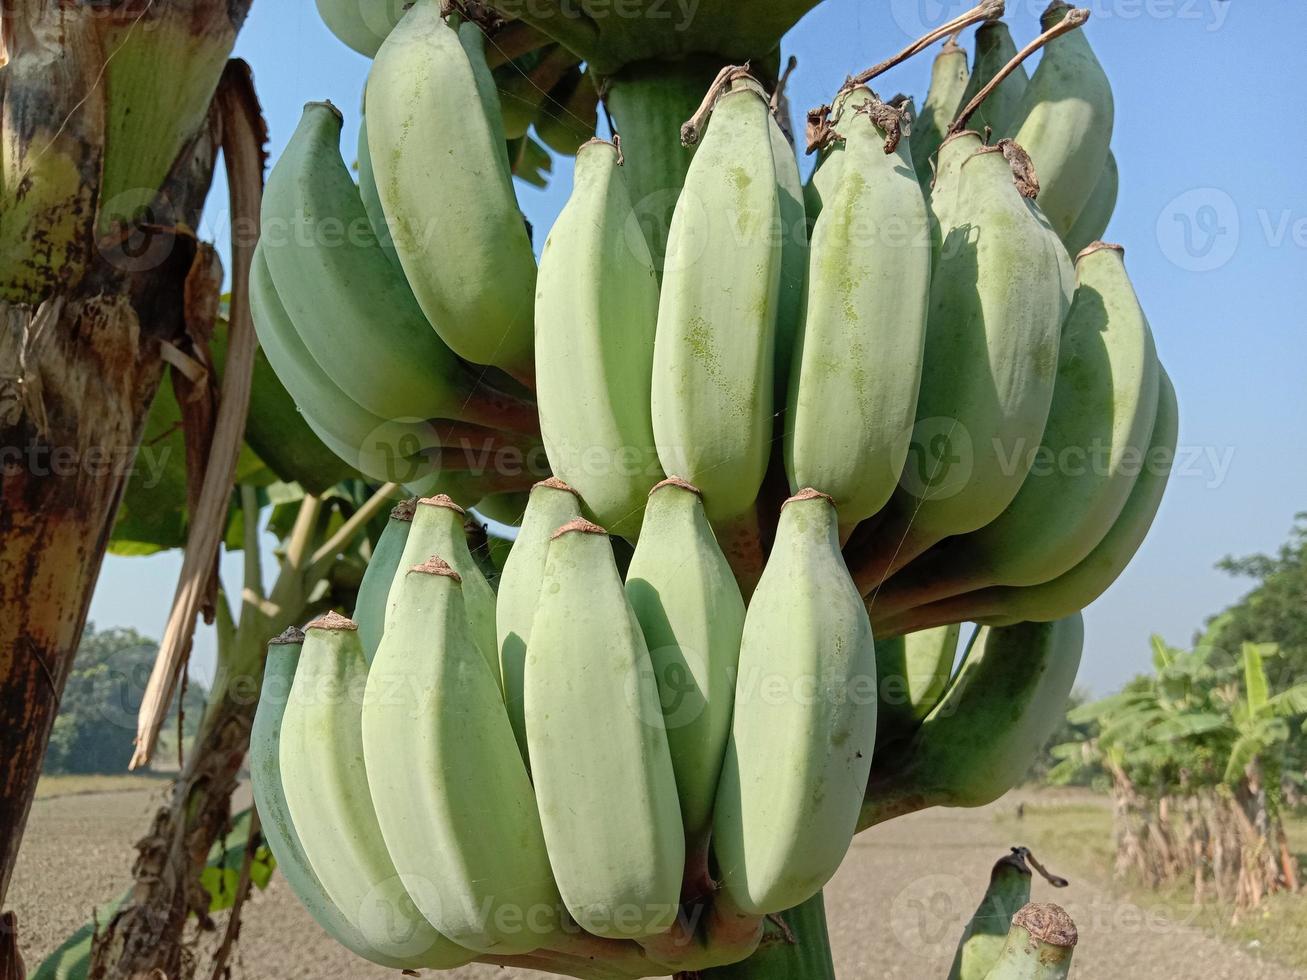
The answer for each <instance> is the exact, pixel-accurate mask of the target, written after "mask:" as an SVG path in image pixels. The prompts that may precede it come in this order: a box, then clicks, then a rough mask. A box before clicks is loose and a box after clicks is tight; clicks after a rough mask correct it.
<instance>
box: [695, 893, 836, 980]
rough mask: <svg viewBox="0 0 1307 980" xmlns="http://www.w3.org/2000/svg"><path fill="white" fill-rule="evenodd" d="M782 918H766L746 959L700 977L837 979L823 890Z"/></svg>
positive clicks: (721, 979) (716, 979)
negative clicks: (758, 939)
mask: <svg viewBox="0 0 1307 980" xmlns="http://www.w3.org/2000/svg"><path fill="white" fill-rule="evenodd" d="M780 919H781V921H782V922H783V923H784V926H783V927H782V926H781V925H780V924H778V923H777V922H775V921H774V920H773V919H768V920H767V925H766V929H765V931H764V933H763V937H762V942H761V943H759V945H758V949H757V951H756V952H755V953H754V954H753V955H752V956H750V957H749V958H748V959H747V960H745V961H743V962H742V963H736V964H734V965H732V966H721V967H717V968H716V969H712V970H704V971H703V972H702V973H700V974H698V978H699V980H835V964H834V962H833V961H832V960H831V955H830V936H829V934H828V933H827V932H826V905H825V902H824V901H823V900H822V895H821V892H818V893H817V894H816V895H814V896H813V897H812V898H810V899H808V900H807V901H806V902H804V903H803V904H802V905H800V906H798V907H797V908H792V909H790V910H789V911H788V912H784V913H782V914H781V916H780ZM682 976H684V975H682Z"/></svg>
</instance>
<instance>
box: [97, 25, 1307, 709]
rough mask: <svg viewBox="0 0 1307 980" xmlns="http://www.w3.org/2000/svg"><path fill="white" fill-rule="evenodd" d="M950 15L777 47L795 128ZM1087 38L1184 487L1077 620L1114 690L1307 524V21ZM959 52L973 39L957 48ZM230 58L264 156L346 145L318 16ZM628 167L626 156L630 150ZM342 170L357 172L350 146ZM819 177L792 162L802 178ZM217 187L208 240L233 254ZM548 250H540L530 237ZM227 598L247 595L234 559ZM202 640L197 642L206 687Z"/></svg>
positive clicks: (914, 88) (157, 617)
mask: <svg viewBox="0 0 1307 980" xmlns="http://www.w3.org/2000/svg"><path fill="white" fill-rule="evenodd" d="M967 6H969V4H966V3H959V2H956V0H950V2H949V3H942V2H939V0H826V2H824V3H822V4H821V5H820V6H819V7H818V8H817V9H816V10H814V11H812V12H811V13H810V14H809V15H808V16H807V17H806V18H805V19H804V20H803V21H802V22H801V23H800V24H799V25H798V26H797V27H796V28H795V29H794V31H793V32H791V34H790V35H789V36H788V37H787V38H786V41H785V44H784V50H785V53H786V54H790V53H792V54H795V55H797V56H798V59H799V69H798V71H797V72H796V74H795V76H794V78H793V80H792V83H791V89H790V92H791V103H792V105H793V107H794V109H795V112H796V115H798V114H799V113H801V112H802V111H803V110H804V109H806V108H807V107H809V106H811V105H816V104H818V103H821V102H825V101H827V100H828V99H829V97H830V95H831V94H832V93H833V92H834V91H835V89H836V88H838V86H839V84H840V83H841V82H842V81H843V79H844V77H845V76H846V75H847V74H849V73H851V72H854V71H857V70H858V69H860V68H863V67H866V66H868V65H870V64H872V63H874V62H877V61H879V60H881V59H882V58H883V57H885V56H886V55H888V54H890V53H892V52H893V51H895V50H898V49H899V48H901V47H902V46H903V45H904V44H905V43H907V41H908V40H909V39H910V37H914V36H916V35H917V34H919V33H921V32H922V29H923V25H924V26H925V27H929V26H934V25H935V24H938V23H940V22H942V21H943V20H946V19H948V18H949V17H951V16H954V15H956V14H957V13H960V12H961V11H962V10H963V9H965V8H966V7H967ZM1044 6H1045V2H1044V0H1034V2H1032V0H1009V3H1008V21H1009V23H1010V24H1011V26H1012V31H1013V34H1014V36H1015V37H1016V39H1017V42H1018V44H1020V43H1024V41H1026V40H1028V39H1030V38H1031V37H1033V36H1034V35H1035V34H1037V33H1038V15H1039V13H1040V11H1041V10H1042V8H1043V7H1044ZM1089 6H1090V9H1091V11H1092V16H1091V19H1090V21H1089V24H1088V25H1087V26H1086V28H1085V30H1086V32H1087V34H1088V36H1089V38H1090V40H1091V42H1092V43H1093V45H1094V48H1095V50H1096V51H1097V53H1098V56H1099V58H1100V59H1101V60H1102V62H1103V64H1104V65H1105V66H1106V68H1107V70H1108V73H1109V75H1110V76H1111V78H1112V82H1113V87H1114V92H1115V96H1116V127H1115V132H1114V136H1113V141H1112V144H1113V149H1114V151H1115V153H1116V157H1117V159H1118V161H1119V164H1120V170H1121V194H1120V199H1119V201H1118V203H1117V207H1116V215H1115V217H1114V219H1113V221H1112V224H1111V227H1110V228H1109V230H1108V234H1107V236H1106V237H1107V238H1108V240H1111V241H1117V242H1121V243H1122V244H1124V245H1125V246H1126V262H1127V266H1128V268H1129V270H1130V272H1131V274H1132V277H1133V280H1134V284H1135V287H1136V289H1137V291H1138V292H1139V295H1140V297H1141V298H1142V301H1143V304H1144V307H1145V309H1146V310H1147V312H1148V316H1149V319H1150V321H1151V323H1152V326H1153V331H1154V333H1155V335H1156V338H1157V346H1158V349H1159V351H1160V353H1161V356H1162V358H1163V361H1164V363H1165V364H1166V367H1167V369H1168V371H1169V372H1170V374H1171V376H1172V378H1173V379H1174V381H1175V385H1176V388H1177V390H1178V393H1179V397H1180V403H1181V410H1182V419H1183V421H1182V428H1181V436H1180V442H1181V456H1180V460H1179V462H1180V464H1181V467H1180V470H1179V471H1178V472H1177V473H1176V475H1175V476H1174V478H1173V479H1172V482H1171V487H1170V490H1169V492H1168V495H1167V498H1166V501H1165V503H1164V504H1163V507H1162V511H1161V514H1160V516H1159V517H1158V520H1157V523H1156V525H1155V526H1154V528H1153V532H1152V535H1151V537H1150V538H1149V539H1148V542H1147V543H1146V544H1145V545H1144V547H1143V549H1142V551H1141V552H1140V554H1139V555H1138V557H1137V558H1136V560H1135V562H1134V564H1133V565H1132V566H1131V568H1130V569H1129V570H1128V571H1127V572H1126V573H1125V575H1124V576H1123V577H1122V578H1121V580H1120V581H1118V582H1117V584H1116V585H1115V586H1114V587H1113V588H1112V590H1111V591H1110V592H1108V593H1107V595H1105V596H1104V597H1103V598H1102V599H1100V600H1099V601H1098V602H1097V603H1096V604H1095V605H1094V606H1093V607H1091V608H1090V609H1089V610H1088V612H1087V614H1086V619H1087V627H1088V634H1087V641H1086V642H1087V648H1086V651H1085V657H1084V663H1083V666H1082V667H1081V676H1080V681H1081V683H1083V684H1085V685H1087V686H1089V687H1090V688H1091V689H1093V690H1094V691H1096V692H1106V691H1108V690H1110V689H1112V688H1113V687H1115V686H1116V685H1118V684H1120V683H1121V682H1122V681H1123V680H1125V679H1127V678H1128V677H1130V676H1131V675H1132V674H1134V673H1135V672H1136V671H1138V670H1141V669H1145V668H1146V665H1147V663H1148V642H1147V641H1148V636H1149V634H1150V633H1152V632H1160V633H1161V634H1162V635H1163V636H1165V637H1166V638H1167V639H1168V640H1169V641H1171V642H1172V643H1176V644H1183V643H1187V642H1188V641H1189V639H1190V637H1191V635H1192V632H1193V630H1194V629H1195V628H1196V627H1198V626H1199V625H1200V624H1201V622H1202V621H1203V619H1204V618H1205V617H1206V616H1208V615H1210V614H1211V613H1214V612H1216V611H1218V610H1219V609H1220V608H1221V607H1222V606H1224V605H1225V604H1228V603H1229V602H1231V601H1233V600H1234V599H1235V598H1237V597H1238V596H1239V595H1240V594H1241V593H1242V592H1243V591H1244V590H1245V589H1246V588H1247V586H1246V584H1245V583H1242V582H1238V581H1235V580H1231V579H1229V578H1228V577H1226V576H1224V575H1222V574H1221V573H1220V572H1217V571H1216V570H1215V569H1214V568H1213V564H1214V563H1215V562H1216V561H1218V560H1219V559H1220V558H1221V557H1222V556H1224V555H1227V554H1231V553H1233V554H1246V553H1250V552H1255V551H1271V550H1274V549H1275V548H1277V547H1278V546H1279V544H1280V543H1281V542H1282V541H1284V540H1285V538H1286V536H1287V532H1288V530H1289V527H1290V525H1291V523H1292V520H1293V516H1294V514H1295V513H1296V512H1298V511H1300V510H1307V490H1305V489H1304V488H1307V451H1305V450H1307V436H1305V435H1304V432H1305V430H1307V425H1305V423H1307V394H1304V380H1305V377H1307V190H1304V174H1305V173H1307V169H1305V168H1307V165H1305V164H1304V161H1305V160H1307V108H1304V102H1303V99H1302V78H1301V73H1302V66H1303V64H1304V62H1303V48H1302V45H1303V38H1304V37H1307V4H1301V3H1296V2H1293V3H1291V2H1280V3H1272V4H1264V3H1248V2H1238V0H1235V2H1231V3H1222V2H1219V0H1105V2H1099V0H1094V2H1092V3H1090V4H1089ZM963 43H964V45H965V46H967V47H968V48H969V47H970V38H969V33H968V36H966V37H965V38H964V42H963ZM236 54H237V55H238V56H240V57H243V58H245V59H246V60H247V61H249V62H250V63H251V65H252V66H253V68H254V74H255V80H256V83H257V85H258V89H259V93H260V95H261V98H262V100H263V106H264V110H265V112H266V114H267V117H268V122H269V125H270V128H271V134H272V147H271V149H272V151H273V154H274V157H275V156H276V154H279V153H280V152H281V149H282V147H283V146H284V145H285V143H286V140H287V138H288V137H289V135H290V133H291V131H292V130H293V129H294V127H295V125H296V123H297V121H298V118H299V114H300V109H301V106H302V105H303V103H304V102H306V101H310V100H319V99H330V100H331V101H332V102H334V103H336V104H337V105H338V106H340V107H341V108H342V109H343V110H344V111H345V113H346V116H347V123H346V140H347V143H348V142H352V140H353V138H354V127H355V126H356V125H357V121H358V104H359V100H360V96H361V92H362V85H363V80H364V78H365V76H366V73H367V70H368V64H369V63H368V61H367V60H366V59H364V58H362V57H361V56H359V55H357V54H355V53H353V52H352V51H350V50H349V49H347V48H345V47H344V46H343V45H341V44H340V43H339V42H337V41H336V40H335V39H334V38H333V37H332V36H331V35H330V34H329V33H328V32H327V30H326V29H325V28H324V27H323V26H322V24H321V23H320V22H319V20H318V17H317V14H316V11H315V10H314V5H313V3H312V2H311V0H256V2H255V3H254V9H253V12H252V13H251V15H250V18H249V21H248V23H247V24H246V26H245V30H244V32H243V33H242V34H241V37H240V40H239V42H238V44H237V48H236ZM930 58H931V55H930V54H928V53H927V54H923V55H920V56H918V58H917V59H916V60H915V61H912V62H909V63H907V64H905V65H903V66H900V67H899V68H896V69H895V70H894V71H893V72H891V73H890V74H889V75H887V76H886V77H885V80H884V82H883V88H884V92H883V94H887V95H888V94H892V93H893V92H895V91H904V92H908V93H912V94H915V95H916V96H917V98H918V100H920V99H921V97H922V96H924V93H925V88H926V82H927V78H928V73H929V69H930ZM628 152H630V149H629V148H628ZM347 159H352V154H351V153H350V152H349V150H348V148H347ZM809 165H810V163H809V161H805V162H804V166H805V168H806V167H807V166H809ZM570 174H571V168H570V162H569V161H567V160H558V161H556V163H555V172H554V181H553V183H552V184H551V186H550V187H549V188H548V189H547V190H545V191H538V190H535V189H532V188H529V187H524V186H519V195H520V200H521V202H522V206H523V208H524V209H525V210H526V212H527V216H528V217H529V218H530V220H531V221H532V223H533V224H534V225H535V227H536V228H547V227H548V226H549V225H550V224H551V223H552V220H553V218H554V216H555V215H556V214H557V213H558V211H559V209H560V208H561V207H562V203H563V201H564V200H565V199H566V196H567V193H568V191H569V188H570V183H571V181H570ZM225 219H226V213H225V185H224V183H223V181H222V178H221V175H220V176H219V180H218V182H217V184H216V186H215V193H214V196H213V198H212V199H211V202H210V206H209V208H208V210H207V212H206V226H205V227H204V229H203V233H204V235H205V236H206V237H208V238H210V239H213V240H215V241H217V242H218V243H219V245H220V247H222V248H223V250H224V253H225V251H226V246H225V236H226V222H225ZM537 239H538V240H539V241H543V236H541V235H537ZM179 566H180V559H179V558H178V557H177V556H175V555H168V556H162V557H156V558H149V559H141V558H133V559H120V558H110V559H108V561H107V562H106V565H105V571H104V575H103V576H102V577H101V583H100V587H99V590H98V592H97V594H96V597H95V602H94V603H93V605H92V618H93V619H94V620H95V622H96V623H97V624H98V625H99V626H101V627H108V626H113V625H129V626H134V627H136V628H137V629H139V630H140V631H142V632H143V633H145V634H147V635H150V636H154V637H157V636H159V635H160V634H161V633H162V631H163V626H164V622H165V620H166V618H167V611H168V604H169V602H170V600H171V597H172V591H173V587H174V584H175V577H176V574H177V570H178V568H179ZM223 568H224V578H225V580H226V581H228V582H229V583H232V584H233V585H234V584H235V583H237V582H239V580H240V571H239V561H238V560H233V559H232V557H231V556H228V557H227V558H226V559H225V561H224V565H223ZM212 657H213V640H212V637H211V636H210V635H209V634H208V632H207V631H205V632H203V633H202V635H201V636H200V637H199V638H198V639H197V644H196V663H195V670H196V673H197V674H199V675H202V676H206V677H207V676H208V675H209V674H210V672H211V669H212V668H211V665H212Z"/></svg>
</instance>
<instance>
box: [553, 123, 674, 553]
mask: <svg viewBox="0 0 1307 980" xmlns="http://www.w3.org/2000/svg"><path fill="white" fill-rule="evenodd" d="M637 227H638V226H637V225H636V223H635V219H634V212H633V211H632V208H631V198H630V195H629V194H628V193H627V190H626V183H625V180H624V179H623V176H622V167H621V156H620V150H619V149H618V148H617V146H615V145H614V144H612V143H609V142H606V141H603V140H592V141H591V142H589V143H587V144H586V145H585V146H583V147H581V149H580V151H579V152H578V153H577V157H576V171H575V178H574V180H573V185H572V194H571V197H569V198H568V201H567V204H566V205H565V206H564V208H563V211H562V213H561V214H560V215H559V216H558V220H557V221H556V222H555V224H554V227H553V229H552V230H551V231H550V232H549V237H548V239H546V241H545V246H544V251H543V252H542V253H541V256H540V276H539V279H538V281H537V284H536V386H537V387H536V395H537V400H538V403H539V406H540V431H541V435H542V436H543V437H544V443H545V450H546V452H547V453H548V455H549V465H550V469H551V470H553V472H554V473H555V474H556V475H557V476H558V477H559V478H560V479H562V480H564V481H566V482H567V483H568V484H569V485H571V486H573V487H575V488H576V490H577V491H578V492H579V493H580V494H581V498H582V499H583V500H584V501H585V505H586V508H587V510H588V511H589V513H590V514H591V515H592V516H593V517H595V518H596V519H597V520H599V521H600V522H601V523H602V524H604V525H605V526H606V527H608V528H609V529H610V530H611V531H612V532H613V533H614V534H619V535H622V536H623V537H628V538H631V539H632V540H634V538H635V537H636V536H637V535H638V533H639V530H640V522H641V520H642V519H643V516H644V503H645V498H646V496H647V495H648V493H649V487H650V486H652V485H653V484H654V483H656V482H658V480H659V479H661V478H662V470H661V468H660V467H659V464H658V451H657V449H656V448H655V447H654V435H653V421H652V419H651V416H650V407H649V405H650V402H649V399H650V385H651V379H652V372H653V358H654V331H655V329H656V327H657V322H658V277H657V273H655V271H654V266H653V259H652V258H651V257H650V255H649V249H648V247H647V246H646V244H645V241H644V237H643V236H642V235H638V234H632V231H633V229H636V228H637Z"/></svg>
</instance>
